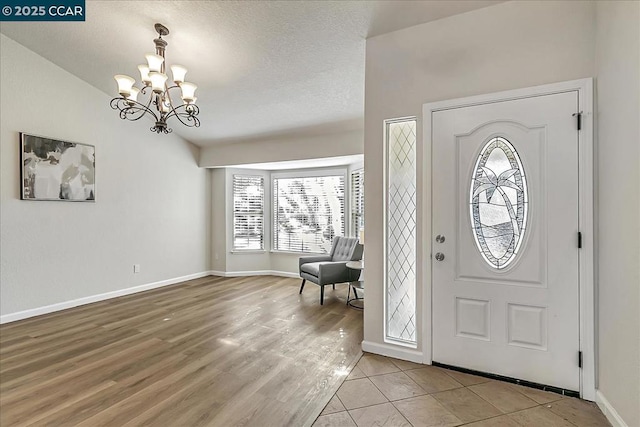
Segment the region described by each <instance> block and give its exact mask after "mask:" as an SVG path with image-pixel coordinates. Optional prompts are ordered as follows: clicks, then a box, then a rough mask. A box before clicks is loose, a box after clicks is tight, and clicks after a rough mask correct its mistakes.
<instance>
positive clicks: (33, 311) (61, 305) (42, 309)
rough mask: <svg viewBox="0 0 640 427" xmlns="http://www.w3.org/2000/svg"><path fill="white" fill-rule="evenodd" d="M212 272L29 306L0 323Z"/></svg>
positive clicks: (119, 295) (120, 295) (146, 289)
mask: <svg viewBox="0 0 640 427" xmlns="http://www.w3.org/2000/svg"><path fill="white" fill-rule="evenodd" d="M211 274H213V273H212V272H210V271H203V272H200V273H194V274H188V275H186V276H181V277H174V278H173V279H167V280H161V281H159V282H153V283H147V284H145V285H139V286H133V287H131V288H126V289H119V290H117V291H112V292H105V293H104V294H98V295H91V296H88V297H83V298H78V299H74V300H71V301H64V302H59V303H56V304H51V305H46V306H44V307H38V308H31V309H29V310H24V311H18V312H16V313H9V314H5V315H3V316H0V324H4V323H10V322H16V321H18V320H23V319H28V318H29V317H35V316H41V315H43V314H48V313H53V312H56V311H60V310H66V309H68V308H73V307H77V306H79V305H85V304H91V303H93V302H98V301H104V300H107V299H111V298H117V297H122V296H125V295H131V294H135V293H138V292H143V291H148V290H151V289H156V288H161V287H163V286H168V285H173V284H176V283H180V282H184V281H186V280H192V279H199V278H200V277H206V276H210V275H211Z"/></svg>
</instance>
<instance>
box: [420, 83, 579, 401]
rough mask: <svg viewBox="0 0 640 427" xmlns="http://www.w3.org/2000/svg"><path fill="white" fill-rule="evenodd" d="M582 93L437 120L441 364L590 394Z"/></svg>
mask: <svg viewBox="0 0 640 427" xmlns="http://www.w3.org/2000/svg"><path fill="white" fill-rule="evenodd" d="M577 111H578V92H577V91H568V92H564V93H557V94H551V95H544V96H532V97H529V98H522V99H516V100H508V101H501V102H494V103H487V104H482V105H475V106H468V107H462V108H451V109H447V110H443V111H436V112H434V113H433V114H432V136H433V141H432V144H433V145H432V210H433V213H432V231H433V236H432V239H433V240H432V243H431V249H432V261H431V262H432V283H433V307H432V313H433V324H432V327H433V331H432V333H433V361H434V362H439V363H442V364H446V365H452V366H458V367H463V368H468V369H472V370H476V371H482V372H487V373H493V374H498V375H502V376H507V377H512V378H518V379H523V380H527V381H532V382H535V383H540V384H545V385H552V386H555V387H560V388H564V389H567V390H574V391H577V390H579V385H580V371H579V367H578V350H579V318H578V313H579V312H578V304H579V301H578V297H579V295H578V284H579V283H578V130H577V127H576V119H575V117H573V116H572V115H573V114H574V113H576V112H577Z"/></svg>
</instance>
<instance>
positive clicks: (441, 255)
mask: <svg viewBox="0 0 640 427" xmlns="http://www.w3.org/2000/svg"><path fill="white" fill-rule="evenodd" d="M443 259H444V254H443V253H442V252H438V253H437V254H436V261H442V260H443Z"/></svg>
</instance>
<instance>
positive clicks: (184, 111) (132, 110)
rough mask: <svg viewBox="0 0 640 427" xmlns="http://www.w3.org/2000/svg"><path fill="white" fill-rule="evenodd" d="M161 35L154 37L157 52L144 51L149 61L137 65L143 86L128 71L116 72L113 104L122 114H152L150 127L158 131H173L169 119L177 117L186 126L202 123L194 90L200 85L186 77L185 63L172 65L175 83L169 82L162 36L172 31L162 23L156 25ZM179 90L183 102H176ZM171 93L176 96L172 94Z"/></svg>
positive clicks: (135, 117) (131, 116)
mask: <svg viewBox="0 0 640 427" xmlns="http://www.w3.org/2000/svg"><path fill="white" fill-rule="evenodd" d="M154 28H155V30H156V32H157V33H158V38H157V39H154V40H153V41H154V43H155V46H156V53H155V54H153V53H148V54H146V55H145V57H146V59H147V64H143V65H138V70H139V71H140V79H141V80H142V85H143V86H142V88H137V87H135V86H134V85H135V79H133V78H132V77H129V76H125V75H121V74H119V75H116V76H115V77H114V78H115V79H116V82H117V83H118V93H119V94H120V96H119V97H117V98H113V99H112V100H111V108H113V109H114V110H119V111H120V118H121V119H123V120H124V119H126V120H131V121H135V120H139V119H140V118H142V117H144V116H146V115H147V114H149V115H150V116H152V118H153V119H154V120H155V125H154V126H152V127H151V131H153V132H156V133H165V134H166V133H171V132H172V129H171V128H169V127H168V126H167V119H170V118H172V117H175V118H176V119H178V120H179V121H180V122H181V123H182V124H183V125H185V126H187V127H199V126H200V120H199V119H198V117H197V116H198V114H200V109H199V108H198V106H197V105H196V100H197V98H196V96H195V91H196V89H197V86H196V85H195V84H193V83H189V82H186V81H185V80H184V77H185V74H187V69H186V68H185V67H183V66H182V65H172V66H171V73H172V77H173V84H168V83H167V81H168V76H167V75H166V74H165V66H166V63H165V50H166V47H167V42H166V41H165V40H164V39H163V38H162V36H166V35H168V34H169V29H168V28H167V27H165V26H164V25H162V24H156V25H155V26H154ZM178 90H180V92H181V94H180V98H181V100H182V103H181V104H178V103H176V101H174V98H176V99H177V97H176V93H177V91H178ZM139 94H142V95H146V96H148V98H149V99H148V101H147V102H146V103H141V102H139V101H138V96H139ZM172 94H173V97H174V98H172Z"/></svg>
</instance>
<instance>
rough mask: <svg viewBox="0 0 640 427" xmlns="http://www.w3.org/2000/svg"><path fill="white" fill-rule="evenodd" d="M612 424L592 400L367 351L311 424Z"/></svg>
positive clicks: (496, 426)
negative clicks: (564, 395)
mask: <svg viewBox="0 0 640 427" xmlns="http://www.w3.org/2000/svg"><path fill="white" fill-rule="evenodd" d="M459 425H465V426H473V427H521V426H531V427H556V426H566V427H576V426H577V427H591V426H594V427H595V426H610V424H609V422H608V421H607V420H606V418H605V417H604V415H602V413H601V412H600V410H599V409H598V407H597V406H596V405H595V404H594V403H591V402H587V401H584V400H580V399H575V398H570V397H563V396H561V395H559V394H555V393H549V392H545V391H541V390H536V389H532V388H528V387H522V386H518V385H515V384H509V383H504V382H500V381H494V380H490V379H487V378H481V377H477V376H474V375H468V374H463V373H461V372H456V371H450V370H447V369H442V368H437V367H434V366H427V365H419V364H415V363H411V362H405V361H403V360H397V359H391V358H388V357H383V356H377V355H374V354H366V353H365V355H364V356H362V358H361V359H360V361H359V362H358V364H357V365H356V366H355V367H354V368H353V370H352V371H351V373H350V374H349V376H348V377H347V379H346V380H345V382H344V383H343V384H342V386H341V387H340V389H338V392H337V393H336V394H335V395H334V396H333V398H332V399H331V401H330V402H329V403H328V404H327V406H326V407H325V408H324V410H323V411H322V413H321V414H320V416H319V417H318V418H317V419H316V421H315V423H314V424H313V426H314V427H324V426H327V427H346V426H358V427H363V426H393V427H396V426H397V427H400V426H409V427H410V426H414V427H418V426H420V427H422V426H459Z"/></svg>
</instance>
